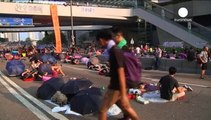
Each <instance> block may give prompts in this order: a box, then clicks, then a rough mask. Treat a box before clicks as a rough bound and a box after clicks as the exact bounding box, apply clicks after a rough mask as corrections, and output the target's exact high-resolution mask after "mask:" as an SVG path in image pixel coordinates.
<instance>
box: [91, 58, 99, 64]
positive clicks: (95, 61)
mask: <svg viewBox="0 0 211 120" xmlns="http://www.w3.org/2000/svg"><path fill="white" fill-rule="evenodd" d="M90 62H91V64H93V65H97V64H100V61H99V59H98V58H97V57H92V58H90Z"/></svg>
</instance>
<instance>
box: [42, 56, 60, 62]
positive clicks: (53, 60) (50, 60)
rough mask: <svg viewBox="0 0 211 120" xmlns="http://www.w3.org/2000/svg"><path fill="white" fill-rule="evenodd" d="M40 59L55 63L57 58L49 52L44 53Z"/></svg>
mask: <svg viewBox="0 0 211 120" xmlns="http://www.w3.org/2000/svg"><path fill="white" fill-rule="evenodd" d="M41 61H42V62H51V63H56V62H57V60H56V58H55V57H54V56H52V55H51V54H44V55H43V56H42V57H41Z"/></svg>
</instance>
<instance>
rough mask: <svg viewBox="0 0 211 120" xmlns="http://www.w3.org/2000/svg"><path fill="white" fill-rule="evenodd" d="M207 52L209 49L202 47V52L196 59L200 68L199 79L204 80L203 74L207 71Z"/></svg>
mask: <svg viewBox="0 0 211 120" xmlns="http://www.w3.org/2000/svg"><path fill="white" fill-rule="evenodd" d="M208 51H209V48H208V47H207V46H204V48H203V51H201V53H200V54H199V57H198V59H199V60H200V61H201V64H200V67H201V75H200V78H201V79H204V75H205V72H206V70H207V63H208V57H209V56H208Z"/></svg>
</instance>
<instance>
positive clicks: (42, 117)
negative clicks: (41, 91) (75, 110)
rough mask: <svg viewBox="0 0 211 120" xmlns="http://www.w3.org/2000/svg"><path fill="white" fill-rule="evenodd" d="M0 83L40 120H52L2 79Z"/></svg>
mask: <svg viewBox="0 0 211 120" xmlns="http://www.w3.org/2000/svg"><path fill="white" fill-rule="evenodd" d="M0 82H1V83H2V85H4V86H5V87H6V88H7V89H8V90H9V92H10V93H11V94H12V95H14V96H15V97H16V98H17V99H18V100H19V101H20V102H21V103H22V104H23V105H25V106H26V107H27V108H28V109H29V110H30V111H31V112H32V113H34V114H35V115H36V116H37V117H38V118H39V119H40V120H50V118H48V117H47V116H46V115H45V114H43V113H42V112H41V111H40V110H39V109H38V108H36V107H34V106H33V105H32V104H31V103H30V102H29V101H28V100H26V99H25V98H24V97H23V96H21V95H20V94H19V93H17V92H16V91H15V90H14V89H13V88H12V87H10V86H9V85H8V84H7V83H6V82H5V81H4V80H3V79H2V78H0Z"/></svg>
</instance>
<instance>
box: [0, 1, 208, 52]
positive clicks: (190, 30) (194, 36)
mask: <svg viewBox="0 0 211 120" xmlns="http://www.w3.org/2000/svg"><path fill="white" fill-rule="evenodd" d="M0 7H1V8H2V9H0V15H1V16H2V15H5V16H8V15H11V16H16V17H20V16H30V17H32V18H33V23H34V26H31V28H33V27H40V26H42V25H43V26H47V27H51V26H52V21H51V13H50V5H48V4H30V3H6V2H0ZM71 11H72V16H73V18H74V25H77V24H78V25H81V24H83V22H84V23H85V22H86V23H85V24H89V25H92V24H95V25H97V24H98V22H99V21H100V22H99V24H98V25H100V24H101V25H102V24H103V23H104V22H103V21H109V22H108V23H107V25H108V24H109V23H112V22H118V21H121V22H125V24H127V22H126V21H129V22H130V23H131V22H134V23H136V22H137V21H134V19H131V18H134V17H138V18H140V19H144V20H145V21H147V22H149V23H151V24H153V25H154V26H156V27H158V28H160V29H162V30H164V31H166V32H168V33H170V34H171V35H173V36H175V37H177V38H179V39H181V40H182V41H184V42H186V43H188V44H190V45H192V46H194V47H196V48H202V47H203V46H204V45H207V46H210V41H209V40H210V39H211V37H210V36H209V35H210V33H211V30H210V29H209V28H206V27H204V26H202V25H200V24H198V23H195V22H193V21H187V22H185V23H183V24H180V23H178V22H176V21H175V18H177V17H176V16H178V15H175V13H174V12H171V11H170V10H168V9H166V8H163V7H161V6H158V5H157V4H154V3H151V2H144V3H143V4H140V5H138V6H136V7H135V8H109V7H103V6H80V5H74V6H72V9H71V6H64V5H58V16H59V19H60V23H61V24H60V25H61V26H68V25H70V24H68V23H70V19H69V17H70V16H71ZM85 19H86V20H85ZM77 21H78V22H77ZM96 21H97V22H96ZM184 24H185V25H184ZM31 28H24V29H25V30H26V31H27V29H30V30H32V29H31ZM9 29H11V30H12V28H4V27H2V26H0V31H1V32H4V30H7V31H9ZM49 29H52V28H49Z"/></svg>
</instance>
